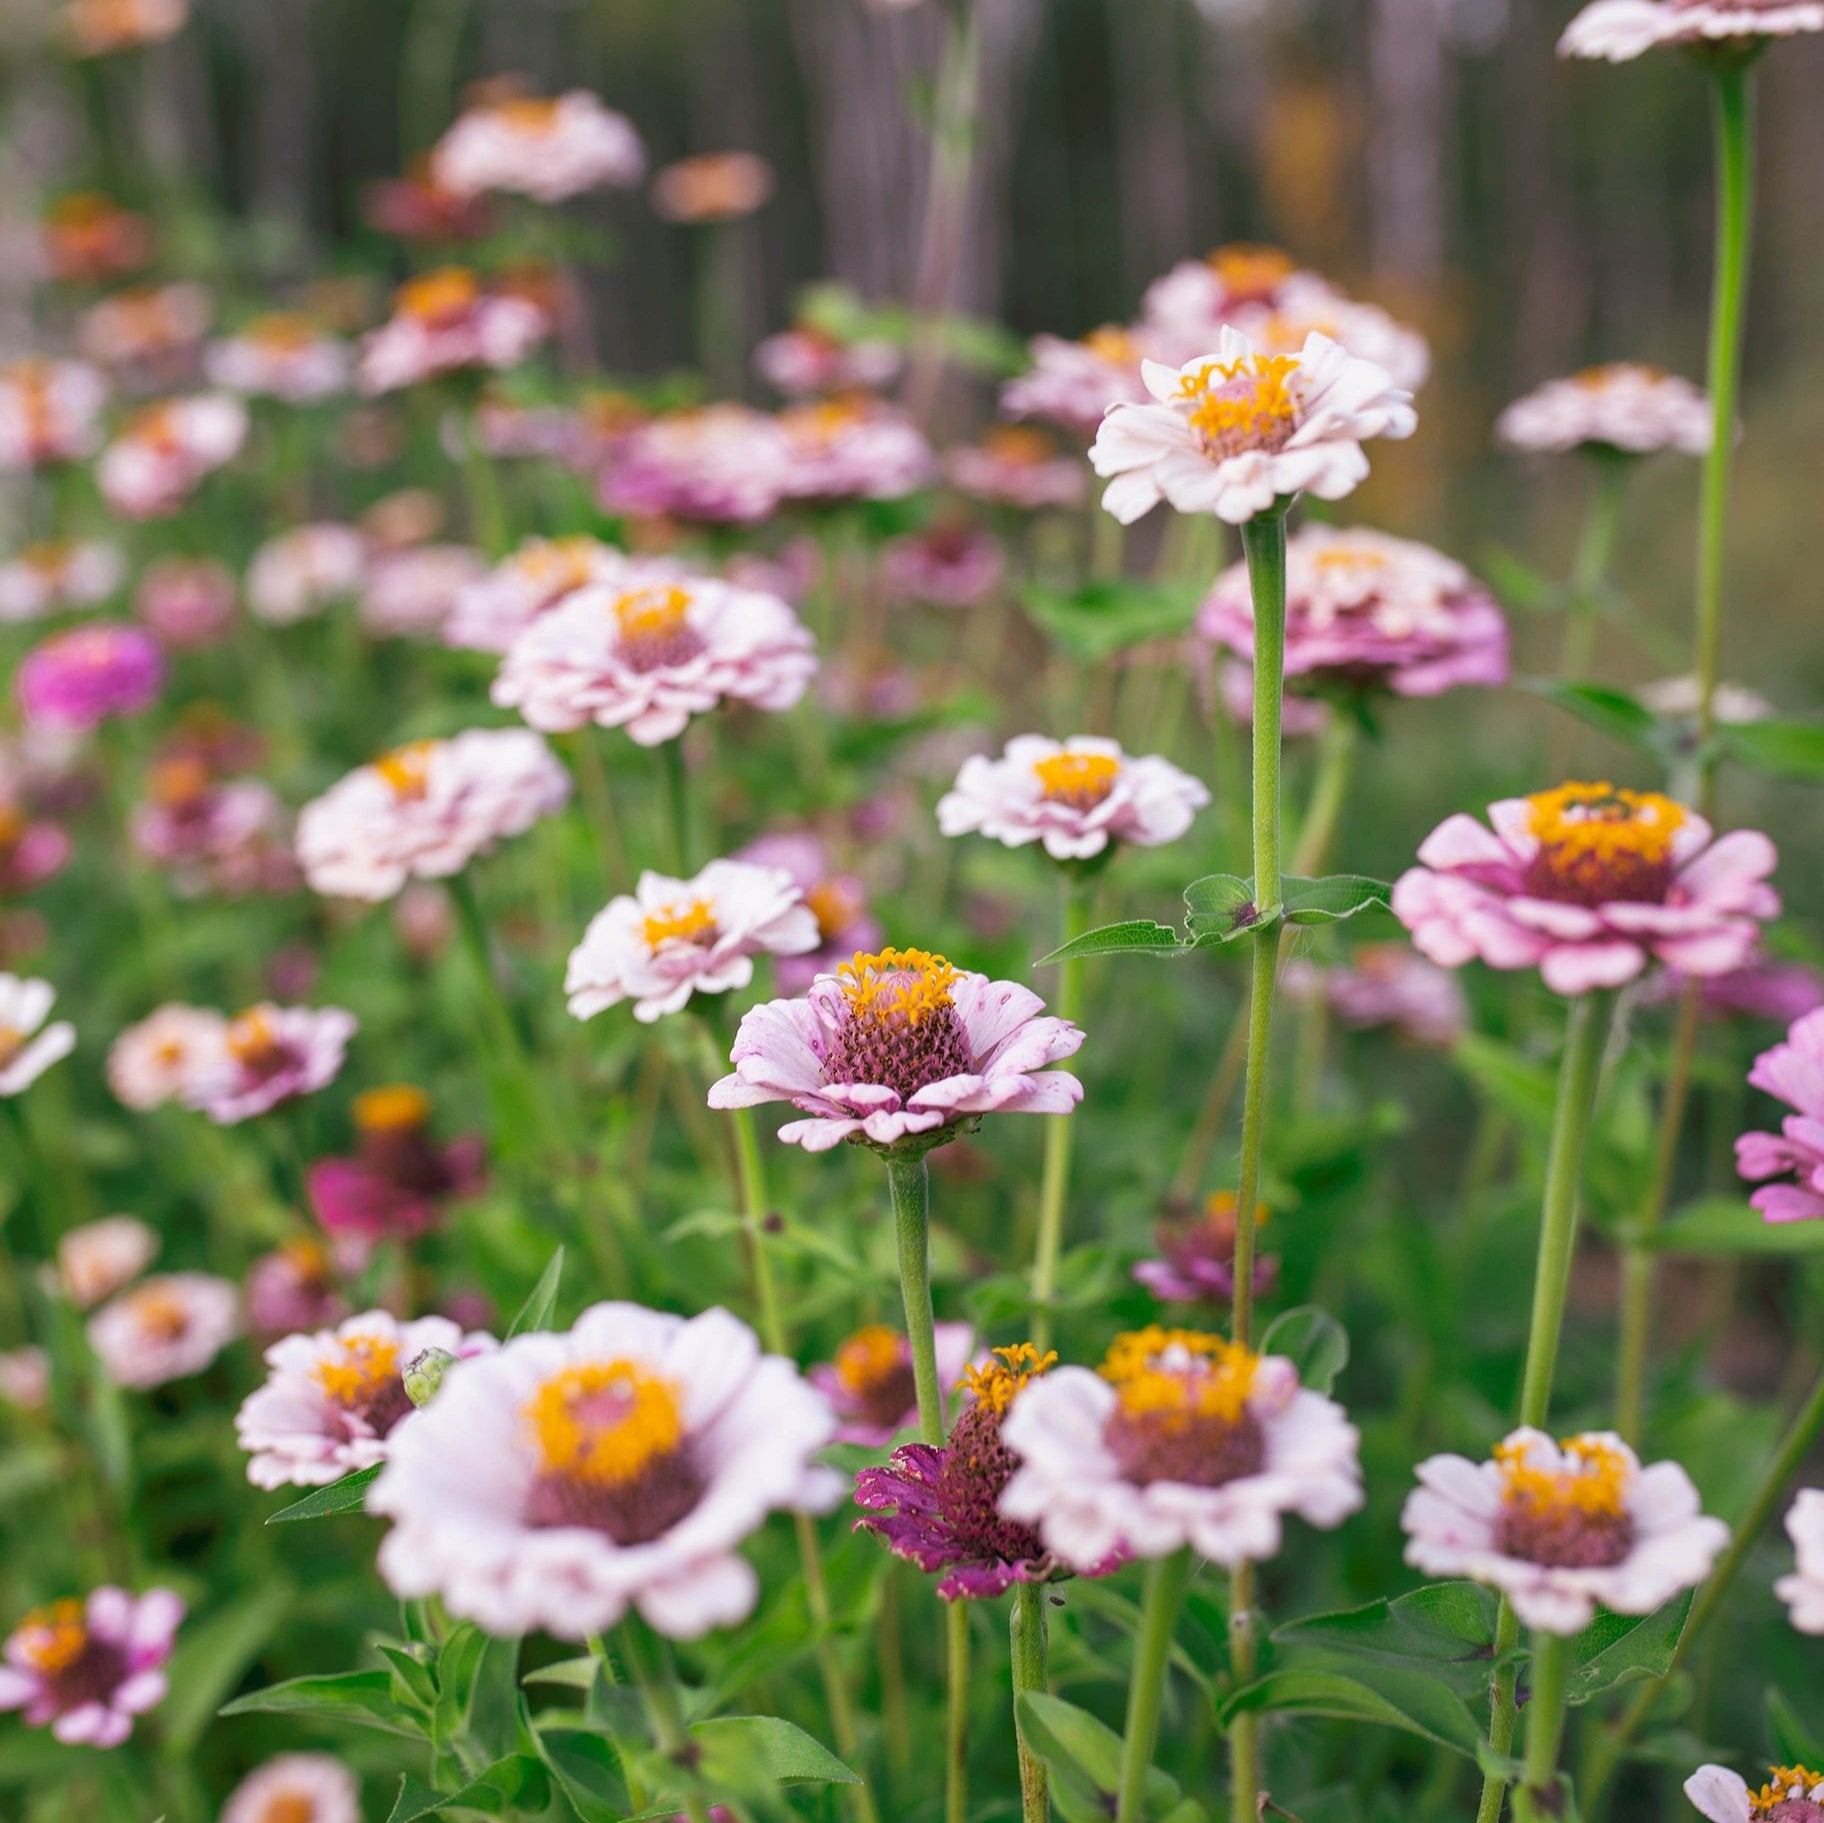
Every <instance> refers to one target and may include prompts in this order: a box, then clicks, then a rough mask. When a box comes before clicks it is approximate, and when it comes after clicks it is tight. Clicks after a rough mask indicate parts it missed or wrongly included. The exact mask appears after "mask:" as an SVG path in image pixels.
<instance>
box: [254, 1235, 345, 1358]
mask: <svg viewBox="0 0 1824 1823" xmlns="http://www.w3.org/2000/svg"><path fill="white" fill-rule="evenodd" d="M349 1253H350V1256H351V1257H350V1260H349V1265H350V1267H351V1269H353V1270H359V1268H360V1266H361V1264H362V1263H363V1261H362V1259H361V1258H360V1257H359V1256H357V1255H356V1254H355V1251H354V1249H353V1248H350V1249H349ZM339 1264H340V1262H338V1261H337V1260H336V1259H335V1258H333V1257H332V1256H331V1253H330V1250H329V1249H328V1248H327V1247H325V1246H324V1245H323V1243H322V1242H321V1241H318V1240H315V1239H313V1238H311V1237H310V1236H308V1235H306V1236H301V1237H300V1238H298V1239H296V1240H290V1241H287V1242H286V1243H285V1244H284V1246H282V1247H276V1248H274V1249H273V1251H272V1252H271V1253H263V1254H261V1255H260V1257H259V1258H258V1259H257V1260H255V1261H254V1262H253V1264H252V1265H251V1266H249V1267H248V1268H247V1318H248V1321H249V1323H251V1325H252V1326H253V1332H254V1334H255V1335H257V1336H263V1337H273V1336H289V1335H295V1334H296V1333H297V1332H298V1331H299V1330H301V1329H323V1328H326V1327H328V1326H330V1325H332V1324H335V1323H339V1322H341V1321H342V1319H343V1318H344V1317H345V1316H347V1315H348V1300H347V1299H346V1298H345V1297H343V1295H342V1293H341V1291H340V1289H339V1286H338V1266H339Z"/></svg>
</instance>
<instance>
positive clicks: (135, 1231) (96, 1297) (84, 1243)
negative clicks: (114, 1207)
mask: <svg viewBox="0 0 1824 1823" xmlns="http://www.w3.org/2000/svg"><path fill="white" fill-rule="evenodd" d="M157 1253H158V1236H157V1234H156V1233H154V1232H153V1230H152V1229H151V1228H149V1227H147V1225H146V1224H145V1223H144V1222H142V1221H139V1220H138V1219H137V1218H136V1217H134V1216H131V1215H104V1216H103V1217H102V1218H101V1219H100V1220H99V1221H95V1222H83V1223H80V1224H79V1225H78V1226H77V1227H74V1228H72V1229H70V1231H69V1232H68V1233H67V1234H65V1235H64V1236H63V1237H62V1239H61V1240H59V1241H58V1243H57V1282H58V1283H59V1284H60V1285H61V1286H62V1287H63V1292H64V1296H65V1297H67V1298H68V1299H69V1300H70V1302H71V1303H72V1304H74V1305H75V1306H76V1308H77V1309H78V1310H88V1309H90V1308H92V1307H93V1306H94V1305H96V1304H99V1303H100V1302H101V1301H102V1299H103V1298H111V1297H112V1296H113V1295H114V1294H115V1292H117V1291H118V1290H120V1288H121V1287H122V1286H123V1285H126V1284H129V1283H130V1282H131V1281H132V1280H134V1279H136V1278H138V1277H139V1275H140V1274H141V1273H142V1272H144V1271H145V1269H146V1268H147V1267H148V1266H150V1265H151V1264H152V1261H153V1259H154V1258H155V1257H156V1256H157Z"/></svg>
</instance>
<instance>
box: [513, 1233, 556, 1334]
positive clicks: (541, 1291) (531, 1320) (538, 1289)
mask: <svg viewBox="0 0 1824 1823" xmlns="http://www.w3.org/2000/svg"><path fill="white" fill-rule="evenodd" d="M563 1276H564V1250H563V1248H561V1247H560V1248H558V1250H557V1251H556V1252H555V1253H554V1254H552V1256H551V1259H550V1261H549V1263H548V1264H547V1265H546V1267H545V1269H544V1271H543V1272H541V1273H540V1274H539V1275H538V1283H537V1284H536V1285H534V1286H533V1287H532V1292H531V1295H530V1296H529V1297H528V1298H527V1299H526V1301H525V1302H524V1303H523V1304H522V1305H520V1307H519V1315H518V1316H516V1317H515V1318H514V1319H513V1323H512V1327H511V1328H509V1329H508V1331H507V1339H508V1340H509V1341H511V1340H512V1338H513V1337H514V1336H519V1335H524V1334H525V1332H526V1331H527V1330H529V1329H543V1328H545V1326H546V1325H547V1324H549V1323H550V1321H551V1313H552V1311H554V1310H555V1309H556V1308H557V1287H558V1281H559V1280H560V1279H562V1278H563Z"/></svg>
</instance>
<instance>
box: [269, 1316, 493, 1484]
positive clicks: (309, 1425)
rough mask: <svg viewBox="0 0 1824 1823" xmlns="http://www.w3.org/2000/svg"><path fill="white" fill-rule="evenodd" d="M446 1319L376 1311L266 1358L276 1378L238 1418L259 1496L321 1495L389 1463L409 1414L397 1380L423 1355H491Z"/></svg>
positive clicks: (484, 1341) (486, 1343) (483, 1341)
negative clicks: (268, 1491)
mask: <svg viewBox="0 0 1824 1823" xmlns="http://www.w3.org/2000/svg"><path fill="white" fill-rule="evenodd" d="M493 1346H494V1338H493V1337H492V1336H489V1335H482V1334H472V1335H464V1334H463V1332H462V1331H461V1330H460V1329H458V1328H457V1326H456V1325H455V1324H454V1323H452V1322H451V1321H450V1320H449V1318H448V1317H420V1318H419V1319H418V1320H417V1321H416V1322H412V1323H401V1322H400V1321H399V1320H398V1319H397V1318H395V1317H394V1316H393V1315H392V1314H391V1313H390V1312H388V1311H384V1310H370V1311H367V1312H365V1313H364V1314H362V1315H360V1316H353V1317H349V1318H347V1319H346V1320H345V1321H343V1322H342V1323H340V1324H338V1325H337V1326H336V1327H335V1328H334V1329H323V1330H319V1331H318V1332H317V1333H316V1334H315V1335H294V1336H287V1337H285V1339H284V1340H283V1341H280V1342H275V1343H274V1344H273V1345H272V1346H271V1347H270V1348H269V1349H267V1350H266V1365H267V1367H268V1368H269V1369H271V1371H270V1372H269V1373H268V1374H267V1376H266V1383H265V1385H264V1386H262V1387H260V1388H259V1389H258V1390H257V1391H255V1392H253V1393H250V1394H249V1395H248V1396H247V1398H246V1400H245V1401H244V1402H243V1403H242V1406H241V1409H240V1411H239V1412H238V1413H237V1414H236V1415H235V1420H234V1432H235V1437H236V1439H237V1440H238V1441H239V1443H240V1446H241V1448H242V1449H244V1450H245V1451H246V1452H247V1453H248V1455H249V1456H250V1457H251V1458H252V1460H251V1461H250V1462H249V1463H248V1464H247V1479H248V1480H249V1481H251V1482H252V1483H253V1485H254V1486H255V1487H256V1488H277V1487H285V1486H288V1485H289V1486H292V1487H322V1486H324V1485H325V1484H327V1483H328V1482H331V1481H339V1480H340V1479H341V1478H342V1477H343V1476H344V1475H352V1474H353V1473H354V1472H355V1471H356V1470H357V1469H365V1468H372V1467H373V1465H374V1464H375V1463H376V1462H384V1461H385V1460H386V1458H387V1455H388V1453H389V1450H390V1448H391V1445H392V1443H393V1441H394V1439H395V1438H396V1436H397V1435H398V1434H399V1432H400V1430H401V1427H402V1426H403V1425H405V1424H407V1423H408V1422H411V1421H412V1414H413V1407H412V1402H411V1400H410V1399H409V1398H408V1397H407V1396H406V1391H405V1386H404V1383H403V1381H402V1380H401V1379H400V1375H401V1373H402V1372H403V1371H404V1369H405V1368H407V1367H409V1366H410V1365H411V1363H412V1362H413V1361H414V1360H415V1359H416V1358H417V1357H418V1356H419V1355H421V1354H423V1353H424V1351H425V1350H426V1349H427V1348H441V1349H443V1350H444V1351H445V1352H446V1353H447V1354H451V1355H454V1356H455V1357H456V1358H457V1359H458V1360H466V1359H468V1358H470V1357H472V1356H474V1355H478V1354H482V1353H484V1352H486V1351H487V1350H489V1349H491V1348H493Z"/></svg>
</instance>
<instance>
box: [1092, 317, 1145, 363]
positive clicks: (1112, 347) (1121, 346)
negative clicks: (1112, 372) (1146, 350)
mask: <svg viewBox="0 0 1824 1823" xmlns="http://www.w3.org/2000/svg"><path fill="white" fill-rule="evenodd" d="M1077 346H1078V347H1079V348H1081V349H1082V350H1083V351H1084V352H1085V353H1086V354H1093V355H1094V356H1095V357H1096V359H1097V360H1098V361H1106V362H1107V363H1108V364H1109V366H1111V367H1138V366H1139V365H1140V348H1139V344H1138V343H1136V342H1135V340H1134V338H1133V337H1132V336H1131V335H1129V334H1128V332H1127V331H1126V330H1125V329H1123V328H1122V327H1121V326H1120V325H1119V324H1118V323H1104V324H1103V325H1102V327H1101V328H1100V329H1092V330H1091V331H1090V332H1089V334H1088V335H1086V336H1085V337H1084V338H1083V340H1082V341H1081V342H1079V343H1078V344H1077Z"/></svg>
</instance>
